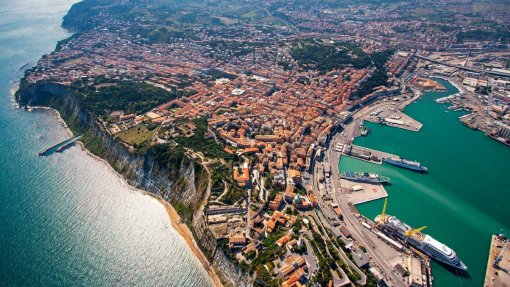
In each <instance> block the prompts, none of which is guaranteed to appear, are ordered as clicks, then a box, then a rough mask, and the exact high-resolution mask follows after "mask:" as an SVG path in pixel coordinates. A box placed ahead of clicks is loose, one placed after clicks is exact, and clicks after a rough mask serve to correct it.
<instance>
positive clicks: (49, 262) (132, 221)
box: [0, 0, 212, 286]
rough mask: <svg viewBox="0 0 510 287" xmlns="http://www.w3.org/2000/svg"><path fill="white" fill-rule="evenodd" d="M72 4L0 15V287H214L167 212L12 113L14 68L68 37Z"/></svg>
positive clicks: (33, 1) (30, 4)
mask: <svg viewBox="0 0 510 287" xmlns="http://www.w3.org/2000/svg"><path fill="white" fill-rule="evenodd" d="M73 2H76V1H68V0H55V1H49V0H42V1H41V0H28V1H27V0H7V1H1V4H2V5H0V51H2V52H1V53H0V139H1V140H0V257H1V258H2V260H0V285H2V286H211V285H212V281H211V280H210V279H209V277H208V275H207V273H206V271H205V270H204V268H203V267H202V265H201V264H200V262H199V261H198V259H197V258H196V257H195V256H194V255H193V254H192V252H191V250H190V249H189V247H188V246H187V245H186V242H185V241H184V240H183V238H181V236H180V235H179V234H178V233H177V232H176V231H175V230H174V229H173V228H172V225H171V222H170V221H169V218H168V215H167V212H166V210H165V207H164V206H163V205H161V204H160V203H159V202H158V201H157V200H156V199H154V198H152V197H150V196H148V195H145V194H143V193H141V192H140V191H137V190H134V189H132V188H131V187H129V186H127V185H126V184H125V182H124V181H123V180H121V179H120V178H119V177H118V176H117V175H116V174H115V173H114V172H113V170H112V169H111V168H109V167H108V166H107V165H106V164H105V163H103V162H101V161H99V160H97V159H94V158H92V157H90V156H88V155H87V153H86V152H85V151H83V150H81V148H80V147H79V146H77V145H75V146H73V147H71V148H69V149H66V150H65V151H64V152H63V153H55V154H53V155H51V156H48V157H39V156H38V152H39V151H41V150H43V149H44V148H47V147H48V146H51V145H53V144H55V143H58V142H59V141H62V140H64V139H66V138H67V137H69V134H68V132H67V131H66V130H65V129H64V127H62V126H61V125H60V123H59V122H58V121H57V119H56V117H55V116H54V115H53V114H51V113H49V112H47V111H42V110H34V111H33V112H26V111H23V110H20V109H16V108H14V103H13V101H12V98H11V96H10V88H11V86H12V84H13V81H14V80H16V79H18V78H19V77H20V76H21V71H19V68H20V67H22V66H24V65H25V64H26V63H29V64H30V66H32V65H33V64H35V63H36V62H37V60H38V59H39V58H40V57H41V56H42V54H45V53H49V52H51V51H52V50H53V49H54V47H55V45H56V43H57V41H58V40H60V39H63V38H66V37H67V36H69V34H68V33H67V32H66V31H64V30H62V29H61V28H60V27H59V26H60V23H61V21H62V17H63V16H64V15H65V13H66V12H67V10H69V8H70V6H71V4H72V3H73Z"/></svg>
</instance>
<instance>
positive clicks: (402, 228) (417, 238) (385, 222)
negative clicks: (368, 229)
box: [375, 212, 467, 270]
mask: <svg viewBox="0 0 510 287" xmlns="http://www.w3.org/2000/svg"><path fill="white" fill-rule="evenodd" d="M375 221H376V222H377V223H379V224H380V226H381V227H382V229H383V230H384V231H385V232H386V233H388V235H390V236H393V237H396V238H398V239H400V240H402V241H404V242H406V243H408V244H409V245H411V246H413V247H414V248H416V249H418V250H419V251H421V252H423V253H424V254H426V255H428V256H429V257H430V258H432V259H433V260H436V261H438V262H440V263H443V264H446V265H448V266H451V267H454V268H457V269H460V270H467V266H466V264H464V263H463V262H462V261H461V260H460V259H459V258H458V257H457V254H456V253H455V251H453V250H452V249H451V248H450V247H448V246H446V245H444V244H443V243H441V242H439V241H437V240H436V239H434V238H433V237H432V236H430V235H427V234H423V233H421V232H416V231H417V230H414V229H412V228H411V227H410V226H409V225H407V224H405V223H404V222H402V221H401V220H399V219H398V218H396V217H395V216H392V215H387V214H385V213H384V212H383V214H380V215H378V216H377V217H376V218H375ZM422 229H423V228H422Z"/></svg>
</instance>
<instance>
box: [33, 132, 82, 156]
mask: <svg viewBox="0 0 510 287" xmlns="http://www.w3.org/2000/svg"><path fill="white" fill-rule="evenodd" d="M82 137H83V134H78V135H76V136H74V137H72V138H69V139H66V140H65V141H62V142H60V143H58V144H56V145H54V146H51V147H49V148H47V149H45V150H42V151H41V152H39V156H48V155H51V154H52V153H55V152H62V151H64V150H65V149H66V148H67V147H69V146H71V145H72V144H74V143H75V142H76V141H78V140H79V139H81V138H82Z"/></svg>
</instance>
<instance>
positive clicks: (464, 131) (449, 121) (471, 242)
mask: <svg viewBox="0 0 510 287" xmlns="http://www.w3.org/2000/svg"><path fill="white" fill-rule="evenodd" d="M438 81H439V82H440V83H441V84H443V85H444V86H445V87H447V88H448V91H447V92H427V93H424V94H423V96H422V98H421V99H420V100H417V101H416V102H414V103H412V104H410V105H409V106H408V107H406V108H405V113H406V114H408V115H409V116H411V117H413V118H414V119H416V120H418V121H419V122H421V123H422V124H423V127H422V128H421V130H420V131H419V132H413V131H407V130H403V129H398V128H393V127H389V126H383V125H379V124H374V123H368V122H365V125H366V126H368V127H369V128H370V130H371V132H370V133H369V135H368V136H366V137H359V138H357V139H356V140H355V144H357V145H361V146H365V147H369V148H373V149H377V150H381V151H386V152H389V153H392V154H396V155H400V156H401V157H404V158H406V159H411V160H417V161H420V162H421V163H422V164H423V165H424V166H426V167H428V171H429V172H428V173H425V174H421V173H416V172H413V171H409V170H405V169H401V168H398V167H394V166H391V165H388V164H383V165H375V164H371V163H367V162H363V161H359V160H355V159H352V158H348V157H342V158H341V160H340V163H339V165H340V170H341V171H346V170H357V171H370V172H377V173H379V174H380V175H384V176H388V177H390V179H391V185H389V186H388V187H387V188H386V190H387V191H388V194H389V201H388V208H387V213H388V214H391V215H394V216H396V217H398V218H399V219H401V220H403V221H404V222H406V223H407V224H409V225H411V226H413V227H415V228H418V227H421V226H428V227H427V228H426V229H425V230H423V232H424V233H427V234H429V235H431V236H433V237H434V238H435V239H437V240H439V241H440V242H442V243H444V244H446V245H448V246H449V247H451V248H452V249H453V250H455V251H456V252H457V255H458V257H459V258H460V259H461V260H462V261H463V262H464V263H465V264H467V265H468V270H467V274H461V273H460V272H457V271H455V270H450V269H448V268H445V267H444V266H442V265H439V264H437V263H435V262H433V264H432V273H433V276H434V286H440V287H442V286H447V287H451V286H483V282H484V278H485V270H486V267H487V260H488V253H489V248H490V242H491V235H492V234H499V233H504V234H506V235H507V236H510V185H509V183H508V177H509V175H510V171H509V168H508V167H509V163H510V148H509V147H507V146H505V145H503V144H501V143H498V142H496V141H494V140H492V139H491V138H489V137H487V136H486V135H484V134H483V133H482V132H480V131H475V130H472V129H470V128H468V127H466V126H464V125H463V124H462V123H461V122H460V121H459V119H458V117H459V116H462V115H464V114H466V113H467V112H463V111H459V112H454V111H451V110H448V109H447V107H448V104H444V105H441V104H438V103H436V102H435V101H434V100H435V99H437V98H440V97H444V96H447V95H451V94H455V93H457V92H458V90H457V89H456V88H455V87H454V86H453V85H452V84H450V83H449V82H447V81H444V80H440V79H438ZM382 207H383V200H377V201H373V202H369V203H366V204H362V205H358V206H357V208H358V210H359V211H360V212H361V213H362V214H363V215H365V216H367V217H368V218H370V219H372V220H373V219H374V218H375V216H376V215H378V214H380V213H381V210H382Z"/></svg>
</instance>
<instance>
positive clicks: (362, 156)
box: [343, 144, 399, 165]
mask: <svg viewBox="0 0 510 287" xmlns="http://www.w3.org/2000/svg"><path fill="white" fill-rule="evenodd" d="M343 155H346V156H350V157H353V158H356V159H359V160H364V161H368V162H371V163H375V164H379V165H380V164H382V159H383V158H385V157H394V158H399V156H397V155H394V154H391V153H387V152H383V151H378V150H375V149H370V148H366V147H362V146H359V145H354V144H345V148H344V150H343Z"/></svg>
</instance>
